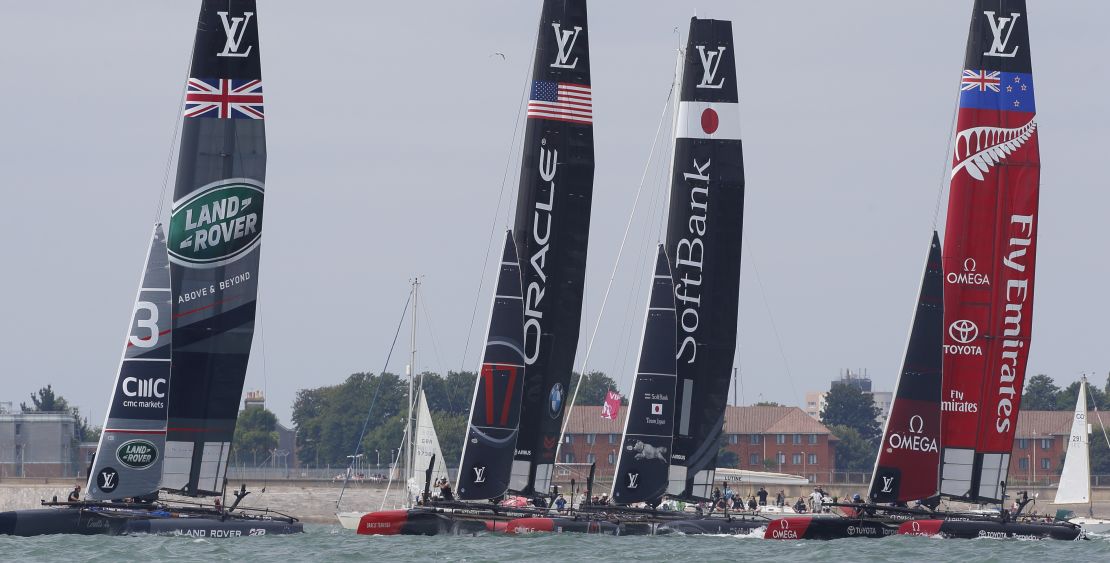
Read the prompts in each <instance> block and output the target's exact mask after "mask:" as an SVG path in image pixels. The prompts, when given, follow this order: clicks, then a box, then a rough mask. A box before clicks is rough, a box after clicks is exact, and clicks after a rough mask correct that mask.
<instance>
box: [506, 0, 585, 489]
mask: <svg viewBox="0 0 1110 563" xmlns="http://www.w3.org/2000/svg"><path fill="white" fill-rule="evenodd" d="M592 108H593V102H592V95H591V88H590V49H589V32H588V29H587V25H586V0H545V1H544V3H543V11H542V13H541V16H540V28H539V32H538V35H537V42H536V56H535V61H534V63H533V66H532V82H531V84H530V85H529V97H528V112H527V120H526V125H525V133H524V145H523V150H524V156H523V161H522V163H521V168H520V188H519V193H518V197H517V209H516V223H515V229H514V234H515V238H516V248H517V251H518V253H519V257H520V267H521V275H522V278H523V285H524V288H523V294H524V363H525V365H526V366H527V367H526V371H527V377H526V378H525V379H524V389H523V398H522V401H523V407H522V408H523V412H524V413H526V414H525V416H523V417H522V418H521V420H520V434H519V436H518V438H517V441H516V452H515V462H514V463H513V469H512V477H511V481H510V485H509V488H510V490H513V491H517V492H520V493H523V494H526V495H530V494H545V493H547V491H548V488H549V486H550V481H551V475H552V472H553V469H554V463H555V455H556V451H557V448H558V446H559V434H560V432H561V430H562V421H563V415H564V413H565V407H566V400H567V391H568V387H569V386H570V374H571V369H572V368H573V364H574V355H575V351H576V350H577V348H578V335H579V329H580V322H581V317H582V288H583V284H584V279H585V272H586V250H587V237H588V235H589V231H590V208H591V205H592V200H593V176H594V141H593V109H592Z"/></svg>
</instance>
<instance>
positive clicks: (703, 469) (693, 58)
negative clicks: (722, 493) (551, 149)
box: [666, 18, 744, 498]
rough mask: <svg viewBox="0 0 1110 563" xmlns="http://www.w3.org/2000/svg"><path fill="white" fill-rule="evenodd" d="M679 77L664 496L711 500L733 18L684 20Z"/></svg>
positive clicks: (723, 320)
mask: <svg viewBox="0 0 1110 563" xmlns="http://www.w3.org/2000/svg"><path fill="white" fill-rule="evenodd" d="M681 77H682V78H681V89H680V95H679V98H678V104H677V107H676V118H675V144H674V152H673V159H672V172H671V174H672V175H671V184H670V197H669V200H670V205H669V213H668V222H667V236H666V250H667V256H668V259H669V261H670V266H671V275H672V279H673V281H674V296H675V300H676V303H675V304H676V307H677V311H676V326H677V331H678V337H677V338H678V349H677V351H676V357H677V362H678V380H677V389H676V408H677V412H676V416H675V422H676V423H677V424H676V427H675V431H674V451H673V453H672V455H671V468H670V473H671V477H670V479H671V485H670V486H669V487H668V491H667V492H668V493H669V494H672V495H675V496H678V497H682V498H708V497H709V496H710V492H711V491H712V487H713V472H714V470H715V468H716V464H717V450H718V441H719V439H720V437H721V432H722V428H723V426H724V414H725V402H726V400H727V397H728V389H729V384H730V382H731V379H732V378H731V374H732V362H733V356H734V354H735V351H736V327H737V317H738V311H737V309H738V306H739V292H740V247H741V242H740V240H741V234H742V232H743V216H744V164H743V148H742V145H741V141H740V122H739V97H738V93H737V92H738V90H737V73H736V62H735V48H734V44H733V41H732V23H731V22H729V21H722V20H703V19H698V18H692V19H691V21H690V34H689V38H688V41H687V45H686V51H685V55H684V60H683V68H682V75H681Z"/></svg>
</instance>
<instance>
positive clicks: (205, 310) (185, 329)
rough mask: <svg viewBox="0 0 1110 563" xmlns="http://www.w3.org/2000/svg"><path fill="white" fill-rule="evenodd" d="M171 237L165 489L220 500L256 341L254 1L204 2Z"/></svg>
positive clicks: (260, 145) (258, 181)
mask: <svg viewBox="0 0 1110 563" xmlns="http://www.w3.org/2000/svg"><path fill="white" fill-rule="evenodd" d="M183 119H184V122H183V124H182V129H181V149H180V154H179V157H178V167H177V182H176V185H175V187H174V194H173V208H172V214H171V218H170V228H169V256H170V277H171V280H172V292H171V297H172V318H173V325H172V329H173V335H174V338H173V362H172V376H171V378H170V397H171V401H170V406H169V428H168V431H167V438H166V439H167V443H166V458H165V465H164V470H163V472H164V475H163V486H164V487H166V488H167V489H169V490H171V491H173V492H176V493H180V494H185V495H189V496H205V495H209V496H211V495H220V494H222V493H223V484H224V475H225V474H226V472H227V460H228V454H229V452H230V450H231V438H232V436H233V435H234V433H235V421H236V419H237V418H238V413H239V398H240V396H241V395H242V393H243V380H244V378H245V377H246V370H247V359H248V357H249V356H250V349H251V340H252V338H253V336H254V315H255V300H256V297H257V294H258V258H259V253H260V244H261V237H262V208H263V200H264V197H265V190H264V183H265V180H266V122H265V120H264V113H263V103H262V71H261V63H260V49H259V45H258V14H257V10H256V7H255V3H254V1H253V0H231V1H230V2H229V1H227V0H206V1H205V2H204V4H203V7H202V8H201V13H200V21H199V22H198V25H197V33H196V41H195V43H194V46H193V61H192V66H191V70H190V72H189V78H188V85H187V91H186V95H185V108H184V118H183Z"/></svg>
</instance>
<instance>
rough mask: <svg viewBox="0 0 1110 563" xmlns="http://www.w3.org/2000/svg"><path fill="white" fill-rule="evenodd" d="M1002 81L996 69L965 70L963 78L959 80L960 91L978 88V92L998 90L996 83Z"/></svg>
mask: <svg viewBox="0 0 1110 563" xmlns="http://www.w3.org/2000/svg"><path fill="white" fill-rule="evenodd" d="M1001 82H1002V79H1001V78H1000V77H999V72H998V71H997V70H995V71H991V72H987V71H985V70H965V71H964V78H963V80H961V81H960V91H962V92H966V91H968V90H978V91H980V92H986V91H987V90H990V91H991V92H997V91H998V85H999V84H1000V83H1001Z"/></svg>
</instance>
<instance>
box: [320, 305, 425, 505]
mask: <svg viewBox="0 0 1110 563" xmlns="http://www.w3.org/2000/svg"><path fill="white" fill-rule="evenodd" d="M411 300H412V289H411V288H410V289H409V296H408V297H407V298H406V299H405V305H404V306H403V307H401V319H400V320H399V321H397V330H396V331H394V332H393V343H392V344H390V345H389V353H388V354H386V355H385V365H384V366H382V371H381V372H380V373H379V374H378V385H377V387H375V388H374V396H373V397H372V398H371V399H370V408H368V409H366V420H364V421H363V422H362V431H361V432H359V434H358V442H357V443H356V444H355V451H354V453H353V454H351V455H358V452H359V450H361V449H362V439H363V438H364V437H365V436H366V429H367V428H368V427H369V426H370V415H371V414H373V412H374V405H375V404H376V403H377V402H378V395H379V394H380V393H381V390H382V383H384V382H385V370H387V369H389V360H390V358H392V357H393V349H394V348H395V347H396V346H397V337H398V336H400V335H401V327H402V326H404V324H405V317H406V316H407V315H408V311H409V302H410V301H411ZM316 447H317V448H319V447H320V444H319V443H317V444H316ZM351 459H352V463H353V460H354V458H351ZM347 469H348V471H347V472H346V475H345V476H344V477H343V486H342V487H341V488H340V489H339V498H338V499H336V500H335V508H336V510H338V509H339V503H340V502H342V501H343V493H344V492H345V491H346V490H347V482H348V481H350V480H351V471H350V469H351V467H350V466H349V465H348V466H347Z"/></svg>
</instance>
